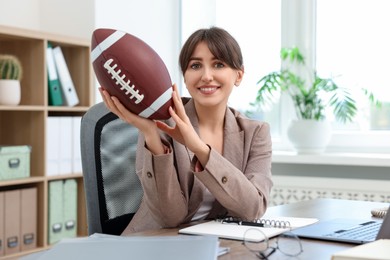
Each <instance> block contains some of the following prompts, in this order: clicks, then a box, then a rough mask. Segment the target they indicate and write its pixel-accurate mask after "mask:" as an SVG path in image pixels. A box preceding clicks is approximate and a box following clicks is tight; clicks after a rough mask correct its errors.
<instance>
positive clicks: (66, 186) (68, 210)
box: [62, 179, 77, 238]
mask: <svg viewBox="0 0 390 260" xmlns="http://www.w3.org/2000/svg"><path fill="white" fill-rule="evenodd" d="M62 197H63V200H64V203H63V216H64V217H63V220H64V223H63V227H64V233H63V234H64V235H63V237H66V238H71V237H76V236H77V181H76V180H75V179H68V180H65V181H64V182H63V196H62Z"/></svg>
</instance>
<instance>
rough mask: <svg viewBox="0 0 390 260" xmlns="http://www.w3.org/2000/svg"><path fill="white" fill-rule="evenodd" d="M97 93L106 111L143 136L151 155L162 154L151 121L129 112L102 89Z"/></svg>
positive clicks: (162, 149)
mask: <svg viewBox="0 0 390 260" xmlns="http://www.w3.org/2000/svg"><path fill="white" fill-rule="evenodd" d="M99 92H100V94H101V96H102V98H103V102H104V104H105V105H106V107H107V108H108V110H110V111H111V112H112V113H114V114H115V115H117V116H118V117H119V118H120V119H122V120H123V121H125V122H127V123H128V124H131V125H133V126H135V127H136V128H138V130H139V131H140V132H142V133H143V134H144V136H145V142H146V146H147V147H148V149H149V150H150V151H151V152H152V153H154V154H163V153H164V151H165V148H164V145H163V144H162V142H161V138H160V134H159V130H158V128H157V126H156V123H155V122H154V121H153V120H151V119H147V118H143V117H141V116H139V115H136V114H134V113H132V112H130V111H129V110H128V109H127V108H126V107H125V106H124V105H123V104H122V103H121V102H120V100H119V99H118V98H117V97H115V96H111V95H110V94H109V93H108V92H107V91H106V90H105V89H104V88H102V87H100V88H99Z"/></svg>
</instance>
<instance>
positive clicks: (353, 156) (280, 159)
mask: <svg viewBox="0 0 390 260" xmlns="http://www.w3.org/2000/svg"><path fill="white" fill-rule="evenodd" d="M272 162H273V163H286V164H321V165H347V166H373V167H390V154H384V153H383V154H382V153H337V152H325V153H322V154H297V153H296V152H292V151H273V155H272Z"/></svg>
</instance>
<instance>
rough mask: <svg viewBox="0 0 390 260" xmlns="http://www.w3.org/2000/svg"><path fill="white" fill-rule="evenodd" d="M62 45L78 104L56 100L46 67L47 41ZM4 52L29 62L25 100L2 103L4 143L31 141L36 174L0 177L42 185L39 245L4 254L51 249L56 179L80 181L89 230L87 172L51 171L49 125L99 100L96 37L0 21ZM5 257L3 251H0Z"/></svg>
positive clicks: (0, 140)
mask: <svg viewBox="0 0 390 260" xmlns="http://www.w3.org/2000/svg"><path fill="white" fill-rule="evenodd" d="M48 42H51V43H52V45H53V46H61V49H62V51H63V54H64V57H65V60H66V63H67V65H68V68H69V72H70V74H71V77H72V80H73V82H74V85H75V88H76V92H77V95H78V98H79V100H80V103H79V104H78V105H77V106H75V107H66V106H50V105H49V101H48V82H47V71H46V46H47V44H48ZM0 53H6V54H13V55H16V56H17V57H18V58H19V59H20V61H21V63H22V66H23V78H22V81H21V102H20V105H18V106H1V105H0V125H1V127H0V145H30V146H31V148H32V150H31V157H30V177H29V178H23V179H15V180H3V181H0V191H6V190H8V189H18V188H25V187H36V188H37V192H38V194H37V195H38V196H37V199H38V201H37V210H38V212H37V214H38V223H37V246H38V247H37V248H36V249H34V250H30V251H22V252H19V253H17V254H11V255H5V256H3V257H4V259H14V258H18V257H20V256H23V255H26V254H29V253H33V252H36V251H40V250H45V249H47V248H49V247H50V245H49V244H48V234H47V233H48V232H47V230H48V227H47V226H48V216H47V215H48V212H49V209H48V196H49V195H48V194H49V192H48V186H49V185H48V183H49V182H50V181H53V180H66V179H75V180H76V181H77V191H78V192H77V193H78V198H77V203H78V207H77V208H78V213H77V214H78V216H77V227H78V230H77V234H78V236H86V235H87V222H86V210H85V197H84V185H83V176H82V173H80V172H77V173H69V174H67V175H59V176H47V169H46V134H47V133H46V125H47V120H48V118H49V117H51V116H82V115H83V114H84V113H85V112H86V111H87V110H88V109H89V107H91V106H92V105H93V103H94V99H95V93H94V88H93V82H94V79H93V74H92V66H91V61H90V42H89V41H88V40H86V39H78V38H73V37H67V36H62V35H55V34H49V33H43V32H39V31H32V30H25V29H20V28H13V27H8V26H0ZM0 258H1V257H0Z"/></svg>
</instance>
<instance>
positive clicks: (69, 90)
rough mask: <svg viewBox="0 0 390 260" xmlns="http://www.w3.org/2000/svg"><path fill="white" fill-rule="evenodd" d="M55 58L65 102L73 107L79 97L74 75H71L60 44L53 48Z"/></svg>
mask: <svg viewBox="0 0 390 260" xmlns="http://www.w3.org/2000/svg"><path fill="white" fill-rule="evenodd" d="M53 54H54V60H55V64H56V68H57V73H58V78H59V79H60V84H61V90H62V95H63V97H64V103H65V105H67V106H70V107H73V106H75V105H77V104H78V103H79V98H78V96H77V92H76V89H75V86H74V84H73V80H72V77H71V75H70V72H69V69H68V66H67V65H66V61H65V58H64V54H63V53H62V49H61V47H60V46H56V47H54V48H53Z"/></svg>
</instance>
